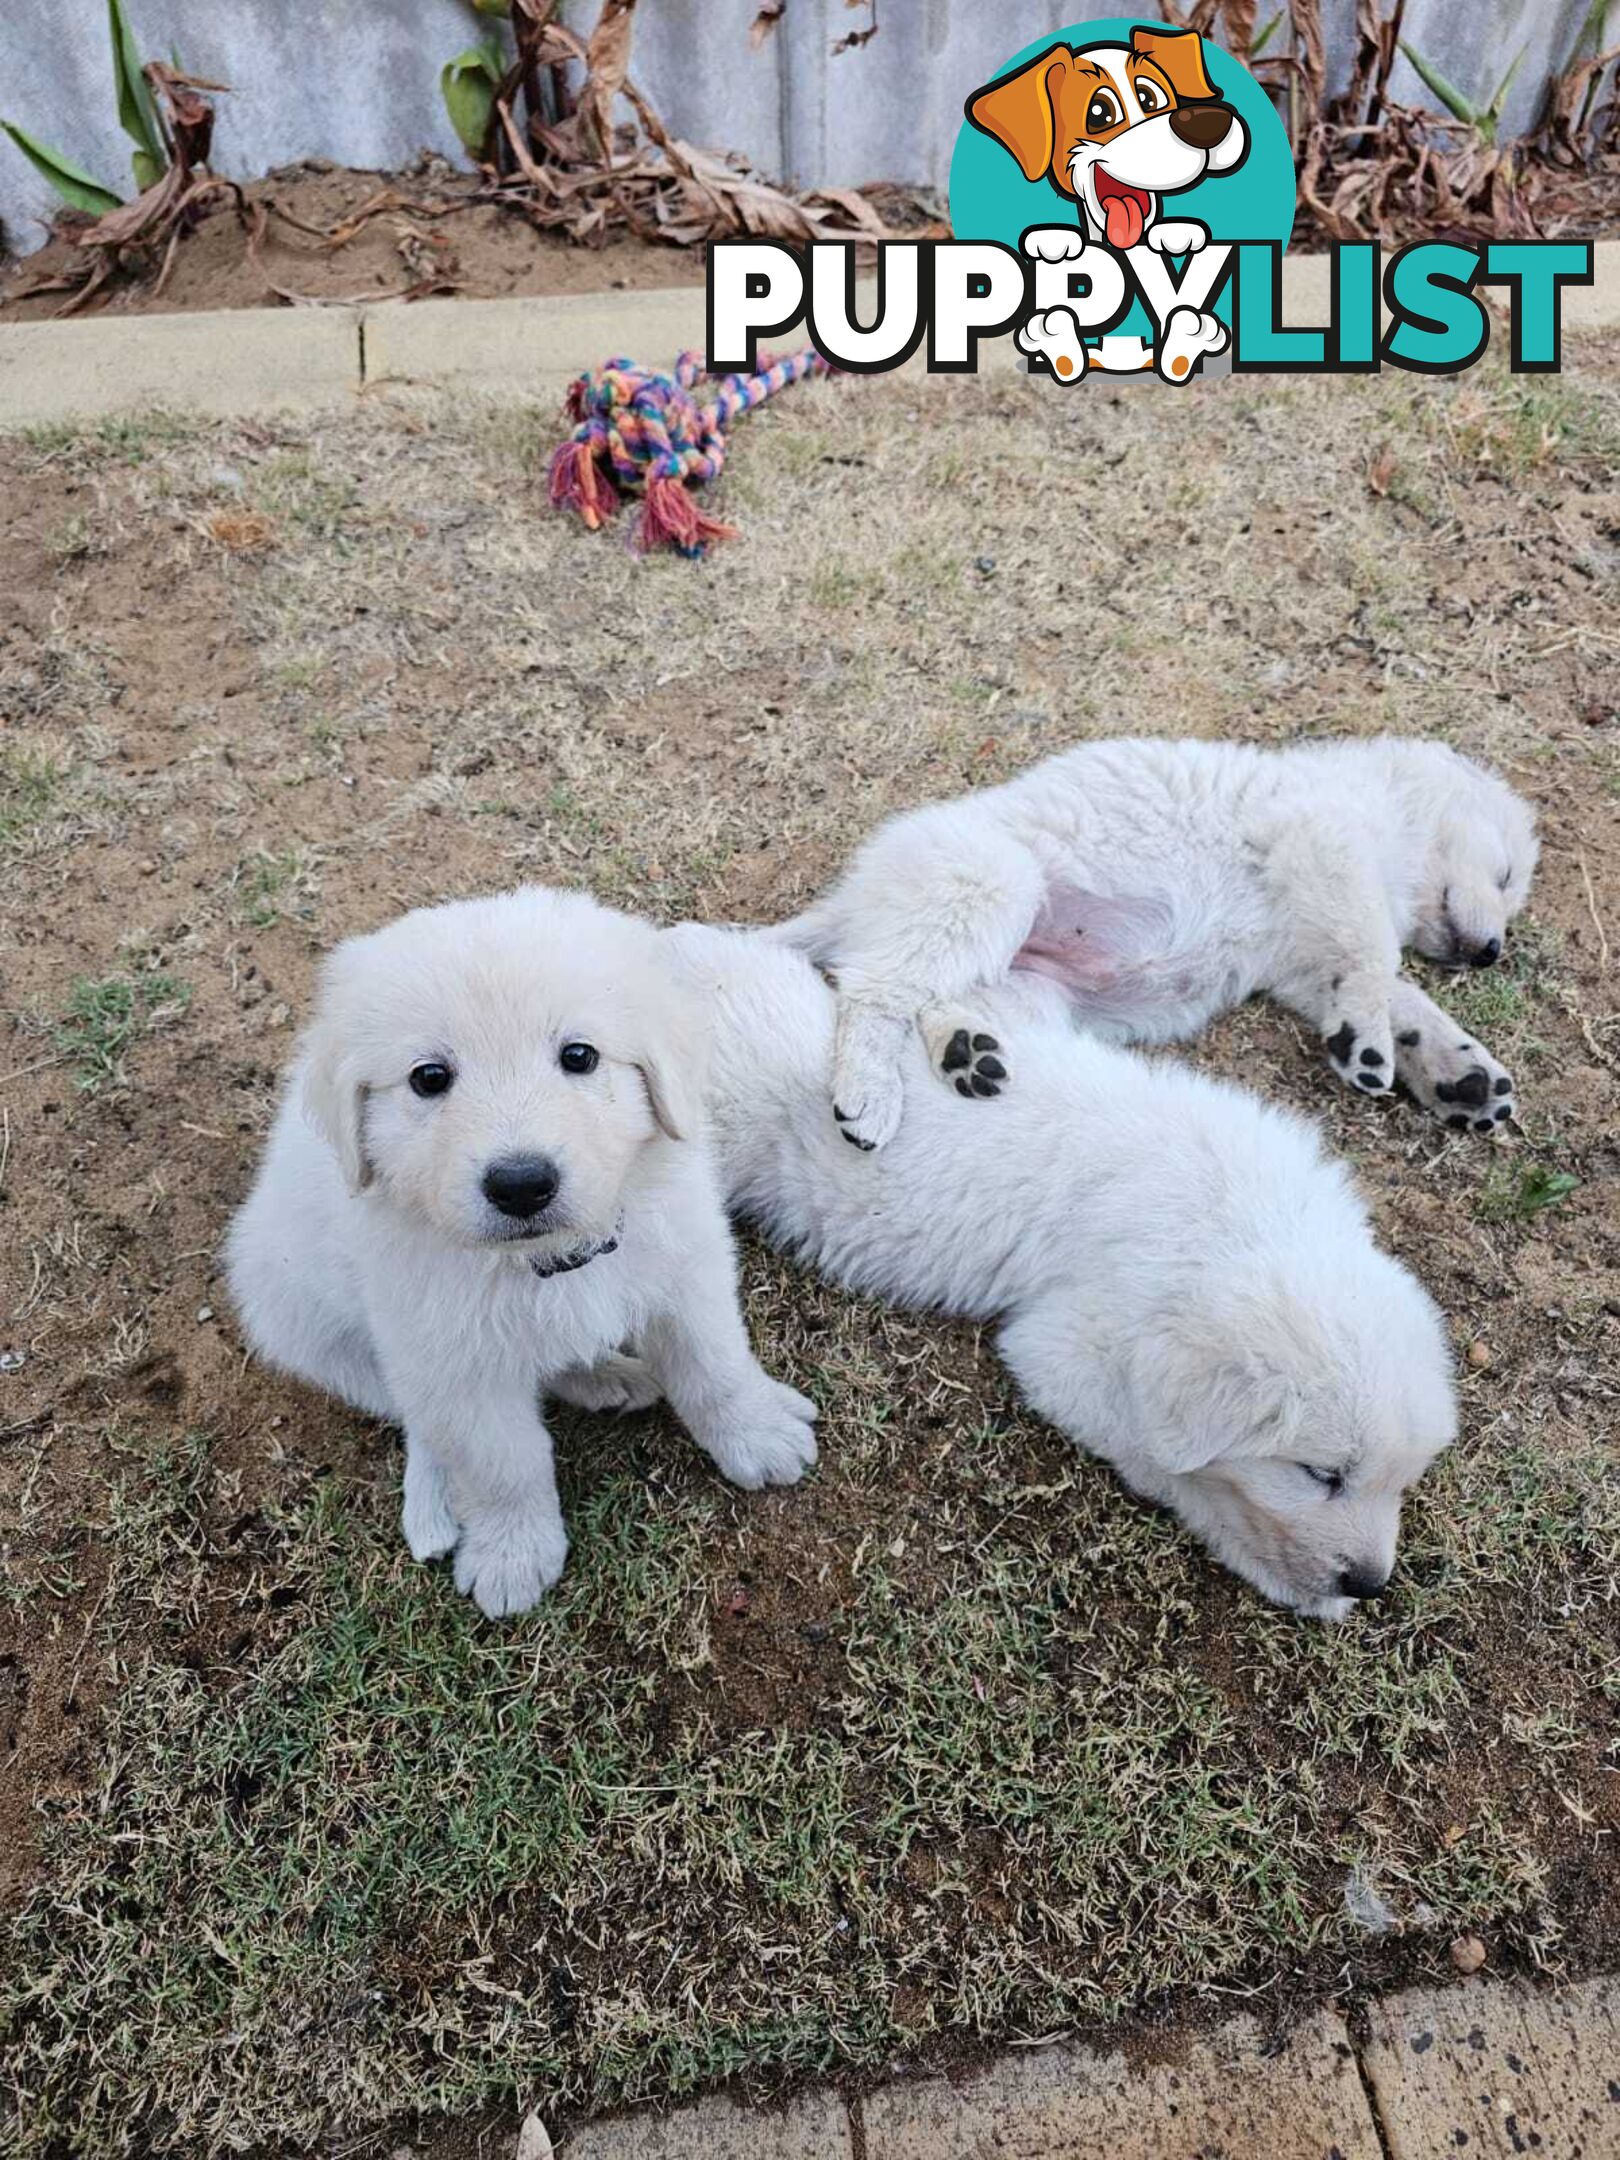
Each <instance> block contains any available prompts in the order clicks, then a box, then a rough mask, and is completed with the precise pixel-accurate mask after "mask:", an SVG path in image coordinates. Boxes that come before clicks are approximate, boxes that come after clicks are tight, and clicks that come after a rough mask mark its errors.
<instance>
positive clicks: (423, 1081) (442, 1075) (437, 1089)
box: [411, 1060, 456, 1095]
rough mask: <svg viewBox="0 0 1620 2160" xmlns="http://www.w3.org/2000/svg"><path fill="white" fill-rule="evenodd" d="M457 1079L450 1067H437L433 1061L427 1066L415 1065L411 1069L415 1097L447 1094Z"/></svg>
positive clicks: (412, 1090) (412, 1091)
mask: <svg viewBox="0 0 1620 2160" xmlns="http://www.w3.org/2000/svg"><path fill="white" fill-rule="evenodd" d="M455 1077H456V1076H455V1074H454V1073H453V1072H452V1071H451V1070H450V1068H449V1066H448V1065H436V1064H434V1063H433V1062H432V1061H431V1060H430V1061H429V1062H428V1063H427V1064H426V1065H413V1066H412V1067H411V1093H412V1094H413V1095H444V1094H447V1093H448V1092H449V1088H450V1084H451V1082H452V1081H453V1080H454V1079H455Z"/></svg>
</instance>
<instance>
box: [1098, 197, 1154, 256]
mask: <svg viewBox="0 0 1620 2160" xmlns="http://www.w3.org/2000/svg"><path fill="white" fill-rule="evenodd" d="M1103 216H1104V217H1105V219H1106V220H1107V224H1108V245H1109V246H1110V247H1111V248H1133V247H1135V245H1136V243H1137V241H1138V240H1140V239H1141V237H1142V226H1143V224H1144V222H1145V220H1144V219H1143V216H1142V205H1141V204H1140V203H1139V202H1138V201H1137V199H1136V197H1135V196H1134V195H1110V196H1109V198H1108V201H1107V203H1106V204H1105V206H1104V209H1103Z"/></svg>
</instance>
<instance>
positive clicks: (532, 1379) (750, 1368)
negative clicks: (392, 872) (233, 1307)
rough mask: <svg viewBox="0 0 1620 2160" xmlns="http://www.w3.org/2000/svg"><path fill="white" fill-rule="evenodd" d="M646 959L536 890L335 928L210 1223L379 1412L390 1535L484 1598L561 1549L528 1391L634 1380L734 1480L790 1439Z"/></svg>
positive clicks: (521, 1604)
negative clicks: (240, 1186) (283, 1075)
mask: <svg viewBox="0 0 1620 2160" xmlns="http://www.w3.org/2000/svg"><path fill="white" fill-rule="evenodd" d="M671 957H672V956H671V954H670V952H669V948H668V945H667V940H666V934H662V933H660V932H658V931H656V930H654V929H652V928H651V927H650V926H649V925H648V924H645V923H641V922H637V921H635V920H633V919H632V918H630V917H628V916H624V915H618V914H614V913H612V912H610V911H609V910H608V909H606V908H602V907H599V906H597V904H596V903H595V902H594V901H592V900H590V899H587V898H585V897H584V896H583V895H580V894H574V893H558V892H549V891H544V890H541V889H538V888H535V889H530V890H527V891H522V892H515V893H510V894H506V895H504V896H502V897H500V898H496V899H488V900H468V901H460V902H455V903H453V904H451V905H449V906H446V907H436V908H424V909H421V910H418V911H417V912H416V913H415V914H411V915H406V916H404V917H403V918H401V920H399V921H397V922H394V923H391V924H389V926H388V927H387V928H386V929H383V930H379V931H377V932H375V933H374V934H373V935H371V936H369V937H359V938H353V939H351V940H350V941H349V942H348V943H347V944H345V945H341V946H339V947H338V949H337V951H336V952H334V953H333V954H332V956H331V958H330V959H329V960H328V962H327V964H326V969H325V972H324V975H323V977H322V981H321V987H320V994H319V999H318V1002H317V1007H316V1013H315V1018H314V1023H313V1025H312V1026H311V1028H310V1030H309V1034H308V1036H307V1038H306V1040H305V1042H304V1045H303V1050H302V1055H301V1056H300V1059H299V1061H298V1064H297V1066H296V1068H295V1070H294V1072H293V1074H292V1078H291V1084H290V1086H289V1088H288V1090H287V1094H286V1098H285V1100H284V1101H283V1103H282V1106H281V1111H280V1114H279V1116H278V1117H277V1120H276V1123H275V1127H274V1130H273V1131H272V1133H271V1135H270V1141H269V1146H268V1148H267V1150H266V1153H265V1158H264V1162H263V1165H262V1167H261V1169H260V1172H259V1177H258V1181H257V1183H256V1184H255V1186H254V1188H253V1191H252V1193H251V1195H250V1196H249V1198H248V1200H247V1202H246V1203H245V1205H244V1206H243V1208H242V1210H241V1212H240V1213H239V1214H238V1216H237V1217H236V1220H235V1222H234V1224H233V1225H232V1228H231V1233H230V1238H229V1243H228V1247H227V1265H228V1268H229V1274H230V1284H231V1290H232V1293H233V1295H234V1297H235V1299H236V1304H237V1308H238V1310H239V1311H240V1313H241V1316H242V1324H243V1327H244V1329H245V1331H246V1334H247V1337H248V1340H249V1341H250V1342H251V1343H252V1345H253V1347H254V1348H255V1349H256V1350H257V1351H258V1352H259V1353H260V1355H261V1356H263V1357H264V1358H266V1359H268V1361H269V1362H270V1363H271V1364H273V1365H277V1366H280V1367H281V1368H282V1369H283V1370H285V1371H287V1372H290V1373H295V1374H297V1375H298V1376H299V1377H300V1378H302V1379H305V1380H310V1381H313V1382H314V1383H315V1385H316V1386H317V1387H322V1388H326V1389H328V1390H329V1391H330V1392H331V1393H332V1394H334V1395H339V1396H341V1397H342V1398H343V1399H344V1400H345V1401H346V1402H350V1403H353V1404H354V1405H355V1406H356V1407H357V1408H359V1409H361V1410H364V1411H367V1412H369V1413H370V1414H371V1415H372V1416H374V1417H380V1418H388V1419H391V1420H394V1421H396V1422H397V1423H399V1424H401V1425H403V1426H404V1428H405V1446H406V1461H405V1508H404V1531H405V1540H406V1543H407V1544H408V1545H409V1547H410V1549H411V1552H412V1553H413V1554H414V1555H415V1557H416V1558H417V1559H419V1560H427V1559H432V1558H436V1557H438V1556H440V1555H442V1554H444V1553H447V1552H450V1551H451V1550H452V1549H454V1552H455V1578H456V1586H457V1588H458V1589H460V1590H463V1591H466V1592H469V1593H470V1594H471V1596H472V1597H473V1598H474V1599H475V1600H476V1601H477V1603H478V1604H479V1606H480V1607H481V1608H482V1609H483V1611H485V1612H486V1613H489V1614H492V1615H494V1614H501V1613H515V1612H521V1611H523V1610H524V1608H525V1607H527V1606H529V1605H532V1604H533V1603H534V1602H535V1600H536V1599H537V1598H538V1597H539V1596H540V1594H541V1593H542V1591H544V1590H545V1589H547V1588H548V1587H549V1586H550V1585H551V1584H552V1583H554V1582H555V1581H556V1580H557V1577H558V1576H559V1575H560V1574H561V1572H562V1567H563V1561H564V1559H565V1558H566V1556H567V1552H568V1539H567V1536H566V1533H565V1532H564V1529H563V1521H562V1514H561V1511H560V1509H559V1506H558V1502H557V1487H556V1481H555V1479H554V1477H553V1474H552V1462H551V1439H550V1435H549V1434H548V1433H547V1431H546V1427H545V1424H544V1422H543V1420H542V1417H541V1397H542V1395H546V1394H550V1395H554V1396H557V1397H560V1398H561V1399H562V1400H564V1401H567V1402H575V1403H581V1404H583V1405H585V1406H586V1407H587V1408H591V1409H626V1408H632V1407H639V1406H641V1405H644V1404H646V1403H648V1402H651V1401H653V1400H655V1399H656V1397H657V1396H658V1395H659V1394H660V1393H662V1394H663V1395H666V1396H667V1397H668V1399H669V1401H670V1404H671V1405H672V1407H673V1408H674V1410H675V1413H676V1415H677V1416H678V1417H679V1418H680V1419H681V1421H682V1423H683V1424H684V1425H685V1426H686V1428H687V1430H688V1431H689V1432H690V1433H691V1434H692V1437H693V1438H694V1439H695V1440H696V1441H697V1443H698V1445H699V1446H700V1447H701V1448H703V1449H704V1450H705V1451H706V1453H708V1454H709V1455H710V1456H712V1457H713V1459H714V1461H715V1463H716V1465H717V1466H718V1467H719V1469H720V1470H721V1471H722V1472H723V1473H724V1475H725V1476H727V1477H728V1478H730V1479H731V1480H732V1482H733V1483H734V1484H738V1485H745V1486H751V1487H752V1486H760V1485H791V1484H792V1483H793V1482H794V1481H795V1480H796V1479H797V1478H798V1477H800V1476H801V1475H802V1474H803V1472H804V1470H805V1469H806V1468H807V1467H808V1466H809V1465H810V1464H811V1463H812V1462H813V1461H814V1460H815V1445H814V1440H813V1437H812V1433H811V1424H812V1420H813V1419H814V1417H815V1408H814V1405H813V1404H812V1403H810V1402H809V1401H807V1400H806V1398H805V1397H804V1396H802V1395H799V1394H797V1393H795V1391H794V1390H793V1389H792V1388H789V1387H783V1386H781V1385H780V1384H779V1383H778V1382H776V1381H774V1380H772V1379H770V1378H769V1377H768V1376H767V1375H766V1374H765V1373H764V1372H763V1371H762V1369H761V1368H760V1366H759V1365H758V1364H757V1363H756V1362H755V1359H754V1357H753V1354H752V1353H751V1351H750V1350H749V1347H748V1339H747V1334H746V1331H745V1329H744V1327H743V1321H742V1316H741V1312H740V1310H739V1306H738V1300H737V1285H736V1265H735V1255H734V1251H733V1247H732V1241H731V1233H730V1230H729V1229H728V1227H727V1224H726V1219H725V1213H724V1209H723V1206H722V1203H721V1199H720V1194H719V1189H718V1185H717V1182H716V1175H715V1169H714V1164H713V1161H712V1158H711V1154H710V1149H709V1144H708V1141H707V1138H706V1136H705V1133H704V1127H703V1106H702V1089H701V1065H700V1058H699V1054H698V1046H697V1045H696V1044H695V1043H694V1031H693V1027H692V1024H691V1008H690V1006H689V1004H688V1003H687V1002H685V1001H684V1000H683V999H682V998H681V997H680V996H679V995H678V994H677V992H676V990H675V989H674V988H673V987H672V985H671V981H670V962H671ZM632 1336H633V1337H634V1338H635V1341H636V1346H637V1349H638V1351H639V1353H640V1358H639V1362H638V1361H637V1360H635V1359H630V1358H627V1357H624V1356H622V1355H621V1354H620V1351H621V1346H622V1345H623V1344H624V1343H625V1342H626V1341H627V1340H628V1339H629V1338H631V1337H632Z"/></svg>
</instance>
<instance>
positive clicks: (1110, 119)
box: [1086, 90, 1119, 132]
mask: <svg viewBox="0 0 1620 2160" xmlns="http://www.w3.org/2000/svg"><path fill="white" fill-rule="evenodd" d="M1118 118H1119V107H1118V105H1117V104H1116V103H1115V102H1114V100H1113V99H1112V98H1111V97H1110V96H1109V94H1108V92H1107V91H1106V90H1099V91H1098V92H1097V94H1096V96H1095V97H1094V98H1093V99H1092V101H1091V103H1090V104H1089V105H1088V106H1087V107H1086V126H1087V127H1088V128H1090V129H1092V130H1093V132H1095V131H1096V130H1097V129H1098V128H1111V127H1112V126H1113V124H1114V122H1115V121H1116V120H1117V119H1118Z"/></svg>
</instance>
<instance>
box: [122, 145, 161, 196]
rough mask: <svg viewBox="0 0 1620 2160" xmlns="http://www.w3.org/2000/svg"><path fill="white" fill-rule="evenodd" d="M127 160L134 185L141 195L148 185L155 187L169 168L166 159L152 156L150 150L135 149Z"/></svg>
mask: <svg viewBox="0 0 1620 2160" xmlns="http://www.w3.org/2000/svg"><path fill="white" fill-rule="evenodd" d="M129 162H130V166H131V169H132V170H133V172H134V174H135V185H136V187H137V188H139V189H140V191H141V193H142V194H143V195H144V194H145V193H146V190H147V189H148V188H149V187H156V186H157V184H158V182H159V181H160V180H161V179H162V178H163V175H164V174H165V173H166V172H167V171H168V169H169V167H168V161H167V159H165V158H161V157H154V156H153V155H152V153H151V151H150V150H137V151H136V153H135V155H134V156H133V157H132V158H131V159H130V161H129Z"/></svg>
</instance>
